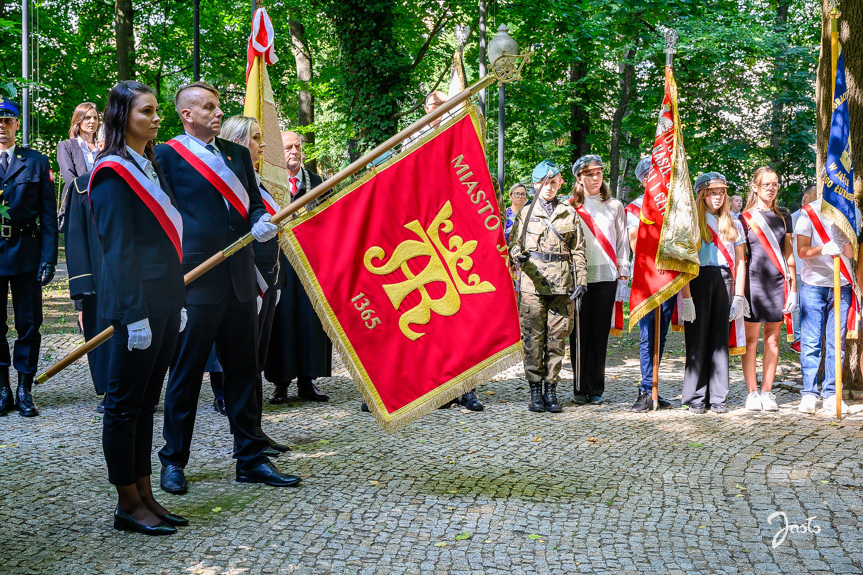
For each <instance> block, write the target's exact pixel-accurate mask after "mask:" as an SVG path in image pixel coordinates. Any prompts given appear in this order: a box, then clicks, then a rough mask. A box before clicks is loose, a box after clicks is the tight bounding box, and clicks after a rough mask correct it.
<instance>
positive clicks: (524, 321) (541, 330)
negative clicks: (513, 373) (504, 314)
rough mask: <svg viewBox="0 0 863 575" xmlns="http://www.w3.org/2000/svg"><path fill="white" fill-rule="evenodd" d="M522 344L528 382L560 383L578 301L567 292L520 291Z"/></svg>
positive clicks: (519, 307) (519, 311)
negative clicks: (566, 293) (548, 293)
mask: <svg viewBox="0 0 863 575" xmlns="http://www.w3.org/2000/svg"><path fill="white" fill-rule="evenodd" d="M518 315H519V319H520V320H521V345H522V348H523V349H524V374H525V377H527V381H528V383H540V382H542V381H547V382H549V383H557V381H558V380H559V379H560V367H561V365H563V356H564V352H565V351H566V345H565V343H566V338H567V337H568V336H569V334H570V332H571V331H572V328H573V326H574V319H573V318H574V316H575V304H574V303H573V302H572V301H571V300H570V299H569V296H566V295H539V294H535V293H524V292H521V293H519V297H518Z"/></svg>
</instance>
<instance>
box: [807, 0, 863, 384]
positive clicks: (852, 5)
mask: <svg viewBox="0 0 863 575" xmlns="http://www.w3.org/2000/svg"><path fill="white" fill-rule="evenodd" d="M840 6H841V8H840V9H841V12H842V16H841V17H840V18H839V42H840V44H842V53H843V55H844V56H845V82H846V85H847V90H848V106H849V113H850V116H851V150H852V154H855V155H854V156H853V157H852V161H854V163H855V164H856V167H857V169H856V170H855V171H854V195H855V196H856V198H857V204H858V207H860V203H861V198H863V169H861V167H860V166H863V36H861V35H860V34H859V30H857V28H858V26H857V25H858V24H859V22H861V21H863V0H843V2H842V4H841V5H840ZM821 21H822V26H821V56H820V58H819V60H818V79H817V82H816V85H815V93H816V102H815V104H816V113H817V127H816V135H817V138H816V146H817V154H816V163H817V166H816V168H817V173H818V174H821V170H822V169H823V166H824V161H825V159H826V156H827V141H828V138H829V134H830V115H831V112H832V105H831V104H832V102H831V98H832V94H833V79H832V64H831V56H830V1H829V0H824V1H823V3H822V19H821ZM852 24H853V26H854V27H855V28H854V29H853V33H852ZM818 186H819V189H820V188H821V186H822V181H821V178H820V177H819V178H818ZM858 342H860V340H859V339H857V340H854V339H849V340H847V343H846V352H847V353H846V354H845V366H844V369H843V375H842V381H843V384H844V388H845V390H846V391H851V392H853V393H854V395H855V396H857V397H860V396H863V374H861V353H863V345H860V343H858Z"/></svg>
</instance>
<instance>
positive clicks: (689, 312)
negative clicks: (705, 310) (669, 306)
mask: <svg viewBox="0 0 863 575" xmlns="http://www.w3.org/2000/svg"><path fill="white" fill-rule="evenodd" d="M680 319H681V320H683V321H689V322H692V321H695V303H693V301H692V298H691V297H685V298H683V305H682V307H681V309H680Z"/></svg>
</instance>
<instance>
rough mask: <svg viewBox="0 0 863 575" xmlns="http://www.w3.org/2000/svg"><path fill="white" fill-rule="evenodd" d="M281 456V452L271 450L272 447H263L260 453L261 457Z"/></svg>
mask: <svg viewBox="0 0 863 575" xmlns="http://www.w3.org/2000/svg"><path fill="white" fill-rule="evenodd" d="M281 454H282V452H281V451H276V450H275V449H273V448H272V447H270V446H267V447H265V448H264V449H263V450H262V451H261V455H266V456H267V457H278V456H279V455H281Z"/></svg>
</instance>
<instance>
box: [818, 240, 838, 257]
mask: <svg viewBox="0 0 863 575" xmlns="http://www.w3.org/2000/svg"><path fill="white" fill-rule="evenodd" d="M841 253H842V248H840V247H839V244H837V243H836V242H835V241H833V240H830V241H829V242H827V243H826V244H824V245H823V246H822V247H821V255H822V256H838V255H839V254H841Z"/></svg>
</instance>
